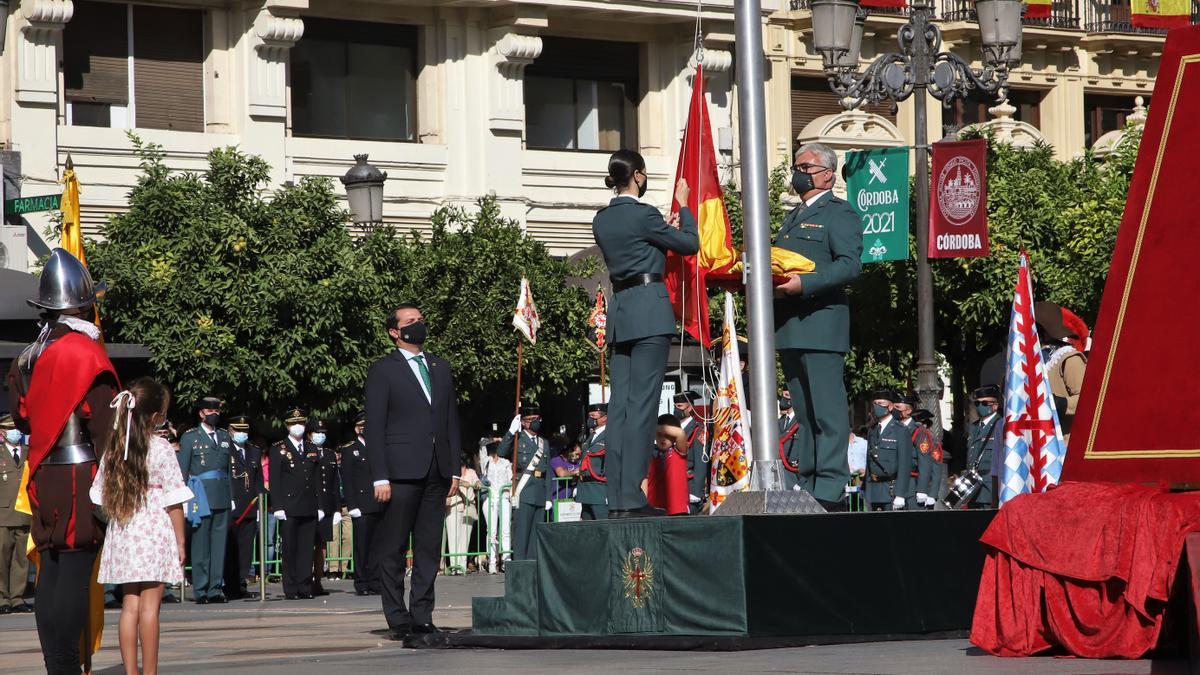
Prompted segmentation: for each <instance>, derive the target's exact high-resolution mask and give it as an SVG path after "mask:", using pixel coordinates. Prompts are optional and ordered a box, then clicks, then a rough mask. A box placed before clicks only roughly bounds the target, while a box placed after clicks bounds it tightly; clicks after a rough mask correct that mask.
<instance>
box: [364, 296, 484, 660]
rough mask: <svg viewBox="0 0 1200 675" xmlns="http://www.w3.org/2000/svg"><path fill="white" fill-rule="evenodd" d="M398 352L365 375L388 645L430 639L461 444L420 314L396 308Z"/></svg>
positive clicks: (445, 378) (392, 331)
mask: <svg viewBox="0 0 1200 675" xmlns="http://www.w3.org/2000/svg"><path fill="white" fill-rule="evenodd" d="M385 325H386V327H387V332H388V336H389V337H390V338H391V339H392V341H393V342H394V343H395V345H396V349H395V350H394V351H392V352H391V353H390V354H388V355H387V356H384V357H383V358H381V359H379V360H378V361H376V362H375V363H373V364H372V365H371V369H370V370H369V371H368V372H367V386H366V401H367V411H366V412H367V425H366V441H367V461H368V464H369V465H370V467H371V477H372V479H373V482H374V487H375V499H376V501H379V502H381V503H384V504H386V506H385V508H384V513H383V523H382V524H381V526H380V531H379V533H378V535H377V536H376V539H375V548H374V550H373V551H372V552H371V555H372V557H373V558H374V559H375V560H376V563H375V564H377V565H378V569H379V581H380V586H381V588H380V590H381V591H382V592H383V613H384V617H385V618H386V619H387V623H388V628H390V629H391V634H390V637H391V638H392V639H403V638H404V636H405V635H407V634H409V633H433V632H436V631H437V630H438V629H437V627H436V626H434V625H433V599H434V598H433V584H434V581H435V580H436V578H437V572H438V562H439V560H438V559H439V556H440V555H441V544H442V522H443V520H444V518H445V514H446V493H447V492H448V491H449V489H450V478H451V477H452V476H454V475H455V474H457V473H458V469H459V457H461V456H462V438H461V434H460V433H459V428H458V398H457V396H456V395H455V393H454V378H453V375H452V373H451V372H450V364H448V363H447V362H446V361H444V360H442V359H440V358H438V357H437V356H434V355H433V354H426V353H425V352H423V351H422V350H421V345H422V344H423V343H424V342H425V335H426V326H425V321H424V318H423V317H422V316H421V310H419V309H418V308H417V307H415V306H413V305H400V306H399V307H397V308H396V309H394V310H392V311H391V312H390V313H389V314H388V317H387V321H386V323H385ZM410 535H411V536H412V549H413V569H412V597H411V607H406V606H405V604H404V572H405V550H406V549H407V547H408V540H409V536H410Z"/></svg>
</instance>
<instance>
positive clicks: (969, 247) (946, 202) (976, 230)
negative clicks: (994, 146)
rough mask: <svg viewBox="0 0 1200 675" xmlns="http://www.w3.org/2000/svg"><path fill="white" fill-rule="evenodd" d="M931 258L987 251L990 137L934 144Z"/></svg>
mask: <svg viewBox="0 0 1200 675" xmlns="http://www.w3.org/2000/svg"><path fill="white" fill-rule="evenodd" d="M930 178H931V182H932V185H931V186H930V190H929V249H928V253H929V257H930V258H981V257H984V256H986V255H987V254H988V233H987V139H985V138H976V139H973V140H970V141H942V142H939V143H934V144H933V174H932V176H930Z"/></svg>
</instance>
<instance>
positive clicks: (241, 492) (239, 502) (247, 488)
mask: <svg viewBox="0 0 1200 675" xmlns="http://www.w3.org/2000/svg"><path fill="white" fill-rule="evenodd" d="M229 482H230V486H231V487H232V488H233V493H232V495H233V503H234V507H233V511H234V513H233V518H234V519H235V520H236V519H237V518H238V516H240V515H242V513H244V512H245V511H246V507H247V506H249V505H250V500H252V499H254V498H255V497H256V496H257V495H260V494H262V493H264V492H266V488H264V487H263V476H262V451H261V450H259V449H258V446H256V445H254V444H253V443H246V459H245V461H243V460H242V453H241V452H240V451H239V450H238V446H237V444H236V443H233V444H230V446H229ZM255 508H257V506H256V507H255ZM246 519H247V520H254V519H255V516H254V514H250V515H249V516H247V517H246Z"/></svg>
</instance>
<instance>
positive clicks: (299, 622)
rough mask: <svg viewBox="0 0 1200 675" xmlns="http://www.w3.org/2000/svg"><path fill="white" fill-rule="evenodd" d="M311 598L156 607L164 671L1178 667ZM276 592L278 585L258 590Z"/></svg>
mask: <svg viewBox="0 0 1200 675" xmlns="http://www.w3.org/2000/svg"><path fill="white" fill-rule="evenodd" d="M503 579H504V578H503V575H498V576H486V575H484V576H476V575H472V576H468V577H444V578H441V579H439V580H438V603H437V611H436V614H435V621H436V622H437V624H438V625H439V626H442V627H445V628H455V629H461V628H469V627H470V625H471V612H470V606H471V598H472V597H473V596H477V595H500V594H502V593H503V592H504V586H503ZM326 587H327V588H328V590H330V591H331V594H330V595H329V596H326V597H324V598H317V599H314V600H299V601H290V602H289V601H284V600H275V599H269V600H268V601H266V602H259V601H257V600H255V601H250V602H242V601H238V602H232V603H229V604H226V605H207V606H197V605H194V604H192V603H184V604H177V605H166V606H164V608H163V618H162V655H161V660H160V670H161V671H162V672H163V673H216V672H220V673H222V675H236V674H239V673H279V674H281V675H305V674H308V673H335V674H336V675H349V674H350V673H387V672H410V673H411V672H440V673H522V674H524V673H546V674H553V675H566V674H567V673H571V674H572V675H574V674H577V673H612V672H620V673H622V674H623V675H632V674H634V673H685V672H708V673H847V674H861V673H887V674H896V675H909V674H911V675H919V674H926V673H972V674H975V673H985V674H986V673H1004V674H1012V675H1026V674H1028V673H1080V674H1084V673H1086V674H1091V673H1096V674H1101V673H1106V674H1107V673H1112V674H1117V673H1120V674H1125V673H1128V674H1139V675H1140V674H1143V673H1154V674H1160V673H1162V674H1168V673H1170V674H1174V673H1185V672H1187V670H1186V668H1185V667H1184V666H1183V664H1180V663H1172V662H1161V661H1157V662H1156V661H1150V660H1141V661H1086V660H1079V659H1064V658H1034V659H1000V658H995V657H992V656H988V655H985V654H983V653H981V652H980V651H979V650H977V649H975V648H974V647H972V646H971V645H970V643H968V642H967V641H966V640H932V641H912V642H877V643H869V644H858V645H832V646H824V647H802V648H794V649H772V650H760V651H745V652H726V653H711V652H650V651H615V650H614V651H603V650H592V651H583V650H560V651H548V650H544V651H509V650H505V651H500V650H466V649H456V650H412V649H404V648H403V647H401V646H400V645H399V644H398V643H395V642H390V641H388V640H386V639H384V638H383V637H381V636H380V635H376V634H375V633H373V632H372V631H378V629H380V628H383V626H384V624H383V617H382V615H381V613H380V610H379V598H377V597H358V596H355V595H354V594H353V587H352V585H351V583H350V582H344V581H334V582H328V583H327V585H326ZM268 592H269V593H270V594H271V595H272V596H273V597H278V595H279V588H278V586H273V587H268ZM118 614H119V610H108V611H106V612H105V636H104V647H103V648H102V649H101V650H100V653H99V654H98V655H97V656H96V672H97V673H120V672H122V671H121V665H120V654H119V653H118V651H117V634H116V621H117V616H118ZM37 672H43V671H42V669H41V653H40V651H39V649H38V642H37V632H36V631H35V630H34V621H33V615H31V614H27V615H10V616H0V673H37Z"/></svg>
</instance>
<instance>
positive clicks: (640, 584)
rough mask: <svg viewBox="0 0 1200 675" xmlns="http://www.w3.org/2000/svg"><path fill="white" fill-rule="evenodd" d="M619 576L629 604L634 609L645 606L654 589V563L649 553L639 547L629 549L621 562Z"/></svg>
mask: <svg viewBox="0 0 1200 675" xmlns="http://www.w3.org/2000/svg"><path fill="white" fill-rule="evenodd" d="M621 577H622V580H623V582H624V584H625V597H626V598H628V599H629V604H630V605H631V606H632V607H633V608H634V609H641V608H642V607H645V606H646V600H647V599H648V598H649V597H650V593H651V592H653V590H654V563H653V562H652V561H651V560H650V555H649V554H648V553H646V552H645V551H644V550H642V549H641V548H639V547H635V548H633V549H631V550H630V551H629V554H628V555H626V556H625V562H624V563H622V564H621Z"/></svg>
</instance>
